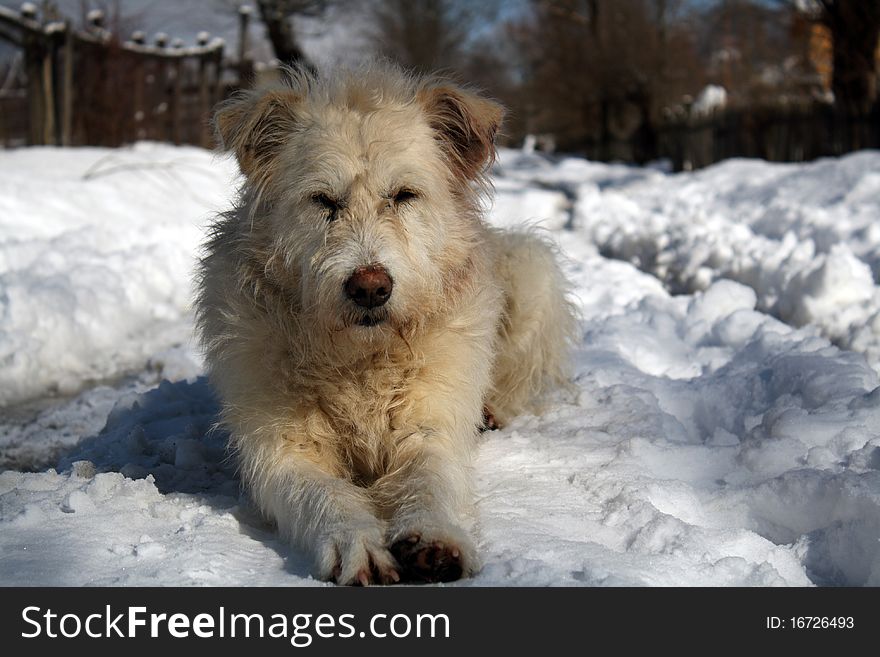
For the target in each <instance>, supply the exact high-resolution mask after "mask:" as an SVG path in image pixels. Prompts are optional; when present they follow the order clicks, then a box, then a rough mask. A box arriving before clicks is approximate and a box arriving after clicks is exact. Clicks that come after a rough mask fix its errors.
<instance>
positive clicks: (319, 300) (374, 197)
mask: <svg viewBox="0 0 880 657" xmlns="http://www.w3.org/2000/svg"><path fill="white" fill-rule="evenodd" d="M502 113H503V112H502V109H501V107H500V106H499V105H497V104H496V103H494V102H492V101H490V100H487V99H485V98H483V97H481V96H479V95H478V94H476V93H474V92H472V91H469V90H467V89H464V88H461V87H458V86H456V85H454V84H450V83H448V82H445V81H441V80H438V79H434V78H431V79H418V78H414V77H411V76H408V75H406V74H404V73H402V72H400V71H399V70H397V69H394V68H391V67H379V68H374V69H366V70H361V71H359V72H354V73H345V74H341V75H338V76H335V77H334V76H330V77H321V76H317V75H313V74H311V73H307V72H295V73H293V74H292V75H291V82H290V83H289V84H288V85H286V86H284V87H283V88H275V89H268V90H261V91H253V92H247V93H245V94H243V95H240V96H238V97H236V98H234V99H233V100H231V101H228V102H227V103H225V104H224V105H222V106H221V107H220V108H219V110H218V111H217V113H216V116H215V126H216V130H217V133H218V136H219V139H220V141H221V144H222V146H223V147H224V148H225V149H227V150H229V151H231V152H233V153H234V154H235V156H236V158H237V159H238V163H239V166H240V168H241V171H242V173H243V174H244V176H245V178H246V192H245V199H246V204H247V207H248V209H249V210H250V213H249V215H247V216H246V217H245V216H243V217H242V221H246V222H247V225H243V226H242V227H241V228H242V230H243V231H249V232H251V233H252V236H253V238H254V239H259V240H262V241H263V242H265V243H267V244H268V245H269V246H268V249H267V250H266V251H265V252H266V253H269V254H270V255H269V256H268V258H267V259H269V260H271V262H267V263H266V267H265V271H266V272H270V271H271V272H272V275H273V276H274V277H275V278H276V279H278V280H277V281H276V282H277V283H278V284H280V285H281V286H282V287H283V288H285V289H286V290H287V291H288V293H289V294H291V296H292V297H293V298H294V300H295V302H296V303H297V304H298V305H299V309H298V310H299V312H301V313H302V314H303V315H304V316H305V317H306V318H307V319H308V320H309V321H314V322H316V323H321V324H322V325H323V326H324V327H326V328H328V329H329V330H331V331H335V332H338V331H340V330H342V331H347V332H350V333H351V335H353V336H360V337H369V338H370V339H373V338H375V337H376V336H377V335H382V334H383V333H384V332H386V331H395V332H399V331H400V329H401V328H403V327H407V326H417V325H419V324H421V323H423V322H424V321H425V319H426V318H428V317H431V316H433V315H435V314H436V313H439V312H442V311H443V310H444V308H447V307H448V306H449V304H451V303H454V301H455V299H456V297H457V295H458V292H459V291H460V290H462V289H465V288H466V287H467V285H468V275H469V271H470V269H471V267H472V265H473V259H474V258H476V257H477V256H478V254H477V253H476V252H475V250H476V249H477V248H478V247H479V240H480V237H479V236H480V234H481V232H480V230H479V221H480V219H479V207H478V205H479V199H478V195H479V192H480V190H482V189H485V188H486V181H485V177H484V176H485V170H486V168H487V166H488V165H489V163H490V162H491V161H492V159H493V157H494V154H495V150H494V145H493V138H494V136H495V132H496V130H497V129H498V126H499V123H500V121H501V118H502Z"/></svg>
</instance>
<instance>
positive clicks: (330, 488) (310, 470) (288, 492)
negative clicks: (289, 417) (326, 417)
mask: <svg viewBox="0 0 880 657" xmlns="http://www.w3.org/2000/svg"><path fill="white" fill-rule="evenodd" d="M304 424H305V423H304ZM267 425H268V424H267V423H263V424H262V427H261V430H260V431H257V432H253V433H251V434H248V435H245V436H244V437H239V438H237V439H236V437H235V434H233V439H234V445H235V447H236V449H237V451H238V455H239V460H240V461H239V462H240V465H241V471H242V477H243V479H244V481H245V483H246V484H247V486H248V488H249V490H250V493H251V495H252V497H253V498H254V500H255V501H256V503H257V504H258V505H259V507H260V508H261V510H262V511H263V513H264V514H265V515H266V516H268V517H270V518H272V519H274V520H275V521H276V522H277V524H278V528H279V531H280V532H281V534H282V535H284V536H286V537H287V538H288V539H289V540H290V541H291V542H292V543H294V544H295V545H298V546H300V547H301V548H303V549H306V550H310V551H311V552H312V553H313V555H314V557H315V562H316V567H317V571H318V575H319V576H320V577H321V578H323V579H328V580H330V579H332V580H335V581H336V582H337V583H339V584H362V585H367V584H371V583H382V584H391V583H394V582H397V581H398V580H399V579H400V577H399V575H398V572H397V570H398V566H397V563H396V562H395V560H394V558H393V557H392V556H391V554H390V553H389V551H388V549H387V548H386V545H385V535H386V526H385V523H384V521H382V520H380V519H379V518H378V516H377V515H376V510H375V507H374V505H373V503H372V501H371V500H370V499H369V497H368V496H367V494H366V491H365V490H364V489H363V488H360V487H358V486H355V485H354V484H352V483H351V482H349V481H348V480H346V479H344V478H342V477H341V476H337V475H338V474H339V468H338V467H336V466H337V464H336V463H335V457H330V456H328V454H327V453H326V452H327V450H326V449H324V450H320V451H319V450H317V448H316V447H314V445H316V444H317V443H316V442H315V441H314V440H312V439H310V437H309V434H308V433H306V432H305V426H303V427H302V428H301V429H298V428H297V427H293V428H291V427H289V426H288V427H285V429H284V430H283V431H275V432H272V433H270V434H268V435H267V430H266V426H267ZM312 438H314V437H312ZM334 470H336V471H337V472H334Z"/></svg>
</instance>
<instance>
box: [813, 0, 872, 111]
mask: <svg viewBox="0 0 880 657" xmlns="http://www.w3.org/2000/svg"><path fill="white" fill-rule="evenodd" d="M816 5H818V10H819V15H818V16H819V20H820V21H821V22H822V23H823V24H824V25H825V26H827V27H828V29H829V31H830V32H831V43H832V52H833V62H834V74H833V78H832V81H831V90H832V91H833V92H834V98H835V100H836V102H838V103H841V104H842V105H844V106H845V107H849V108H853V109H859V110H863V109H867V108H868V107H869V106H870V105H871V104H872V103H873V102H874V101H875V100H876V99H877V43H878V38H880V0H816Z"/></svg>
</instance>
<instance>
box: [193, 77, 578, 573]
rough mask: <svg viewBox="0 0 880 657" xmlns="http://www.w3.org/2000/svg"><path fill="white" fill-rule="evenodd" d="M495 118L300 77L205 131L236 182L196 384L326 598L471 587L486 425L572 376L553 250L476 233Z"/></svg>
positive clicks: (465, 103)
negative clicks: (402, 584)
mask: <svg viewBox="0 0 880 657" xmlns="http://www.w3.org/2000/svg"><path fill="white" fill-rule="evenodd" d="M502 113H503V111H502V108H501V107H500V106H499V105H497V104H496V103H495V102H493V101H491V100H488V99H486V98H483V97H481V96H480V95H478V94H476V93H474V92H472V91H470V90H467V89H464V88H461V87H458V86H456V85H454V84H451V83H448V82H446V81H443V80H440V79H436V78H420V77H415V76H412V75H408V74H405V73H403V72H401V71H399V70H397V69H395V68H393V67H391V66H388V65H382V66H375V67H372V68H364V69H361V70H357V71H354V72H338V73H336V74H334V75H330V76H319V75H316V74H313V73H309V72H303V71H299V72H296V71H294V72H291V73H290V81H289V82H288V83H286V84H285V85H284V86H281V87H278V88H273V89H264V90H258V91H251V92H246V93H243V94H241V95H239V96H237V97H236V98H234V99H232V100H231V101H228V102H226V103H224V104H223V105H221V106H220V107H219V109H218V111H217V113H216V116H215V126H216V131H217V133H218V135H219V139H220V141H221V144H222V147H223V148H224V149H227V150H229V151H231V152H232V153H234V155H235V157H236V158H237V160H238V164H239V167H240V169H241V171H242V173H243V174H244V177H245V183H244V187H243V190H242V193H241V197H240V200H239V203H238V204H237V207H236V208H235V209H233V210H232V211H230V212H227V213H225V214H223V215H222V216H221V217H220V218H219V219H218V220H217V222H216V224H215V226H214V230H213V234H212V236H211V238H210V240H209V241H208V243H207V246H206V256H205V258H204V260H203V262H202V269H201V277H200V293H199V298H198V316H199V328H200V332H201V336H202V339H203V344H204V346H205V349H206V354H207V362H208V369H209V374H210V378H211V380H212V382H213V384H214V385H215V387H216V388H217V390H218V392H219V394H220V396H221V398H222V400H223V414H222V422H223V424H224V425H225V427H226V428H228V430H229V432H230V436H231V439H230V440H231V447H232V448H233V449H234V451H235V453H236V455H237V458H238V461H239V466H240V471H241V476H242V479H243V482H244V484H245V486H246V487H247V489H248V490H249V493H250V495H251V497H252V498H253V499H254V501H255V502H256V504H257V505H258V506H259V507H260V509H261V510H262V512H263V513H264V514H265V515H266V516H267V517H269V518H271V519H273V520H274V521H275V522H276V523H277V525H278V529H279V531H280V532H281V533H282V534H283V535H284V536H285V537H286V538H287V539H288V540H290V541H291V542H293V543H294V544H296V545H298V546H300V547H302V548H304V549H307V550H309V551H311V552H312V554H313V555H314V557H315V560H316V569H317V574H318V575H319V576H320V577H322V578H325V579H332V580H335V581H336V582H338V583H340V584H358V583H359V584H364V585H366V584H370V583H384V584H387V583H393V582H397V581H400V580H401V579H404V580H408V581H449V580H454V579H457V578H459V577H462V576H468V575H470V574H472V573H473V572H475V570H476V569H478V567H479V562H478V555H477V552H476V549H475V546H474V542H473V539H472V536H471V532H472V530H473V527H472V523H473V509H472V504H473V501H472V493H471V485H470V466H471V458H472V452H473V450H474V446H475V443H476V435H477V431H478V428H479V427H480V425H481V424H483V423H484V422H485V421H486V420H485V419H484V413H485V418H487V419H488V420H490V421H491V420H497V421H498V422H501V423H503V422H504V421H505V420H507V419H508V418H510V417H512V416H514V415H516V414H518V413H520V412H523V411H524V410H527V409H534V408H535V404H537V403H538V402H539V400H540V399H541V398H542V396H543V395H544V393H546V392H547V391H548V390H550V389H551V388H553V387H554V386H557V385H558V384H560V383H561V382H563V381H564V380H565V378H566V373H565V370H566V362H567V349H568V346H569V344H570V342H571V337H572V335H573V332H574V326H575V322H574V319H573V313H572V309H571V306H570V304H569V303H568V302H567V300H566V298H565V283H564V280H563V277H562V275H561V273H560V270H559V268H558V265H557V263H556V260H555V257H554V253H553V251H552V249H551V248H550V247H548V246H547V244H545V243H544V242H543V241H542V240H541V239H539V238H537V237H536V236H534V235H533V234H531V233H528V232H510V231H500V230H495V229H491V228H489V227H487V226H486V224H485V223H484V222H483V220H482V218H481V207H480V200H481V195H482V194H483V193H485V192H486V191H487V190H488V189H489V185H488V182H487V180H486V178H485V175H486V169H487V166H488V165H489V164H490V163H491V162H492V160H493V158H494V154H495V149H494V145H493V139H494V136H495V133H496V130H497V129H498V127H499V124H500V122H501V118H502ZM485 409H488V411H486V410H485Z"/></svg>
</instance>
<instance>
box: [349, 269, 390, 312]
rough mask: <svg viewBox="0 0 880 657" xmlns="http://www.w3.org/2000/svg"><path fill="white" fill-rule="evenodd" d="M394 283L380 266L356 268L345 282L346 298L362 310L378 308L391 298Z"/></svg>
mask: <svg viewBox="0 0 880 657" xmlns="http://www.w3.org/2000/svg"><path fill="white" fill-rule="evenodd" d="M393 288H394V282H393V281H392V280H391V277H390V276H389V275H388V272H387V271H385V267H383V266H382V265H369V266H368V267H358V268H357V269H355V270H354V273H353V274H352V275H351V276H350V277H349V279H348V280H347V281H345V293H346V294H347V295H348V298H349V299H351V300H352V301H354V302H355V303H356V304H357V305H359V306H361V307H363V308H378V307H379V306H383V305H385V302H386V301H388V299H390V298H391V290H392V289H393Z"/></svg>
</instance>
